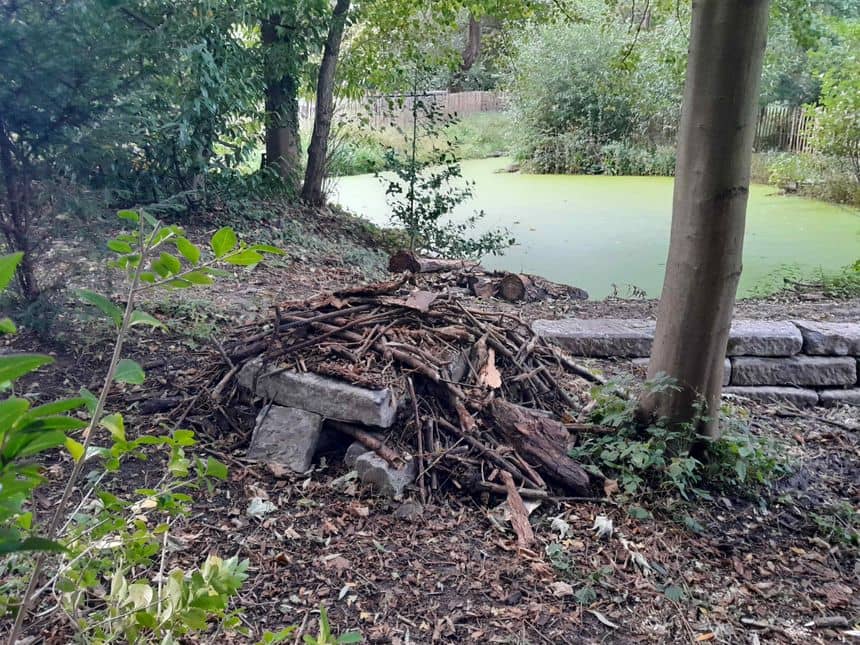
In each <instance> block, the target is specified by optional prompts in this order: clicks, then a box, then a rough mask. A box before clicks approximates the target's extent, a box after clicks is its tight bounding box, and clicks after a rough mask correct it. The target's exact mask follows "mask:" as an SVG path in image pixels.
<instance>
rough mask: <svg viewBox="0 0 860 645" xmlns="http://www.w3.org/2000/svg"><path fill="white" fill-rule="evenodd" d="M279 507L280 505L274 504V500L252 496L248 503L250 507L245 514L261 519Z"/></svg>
mask: <svg viewBox="0 0 860 645" xmlns="http://www.w3.org/2000/svg"><path fill="white" fill-rule="evenodd" d="M277 508H278V507H277V506H275V505H274V504H272V502H269V501H266V500H264V499H262V498H260V497H252V498H251V502H250V503H249V504H248V508H246V509H245V515H247V516H248V517H254V518H256V519H258V520H261V519H263V518H264V517H265V516H266V515H268V514H269V513H271V512H272V511H274V510H275V509H277Z"/></svg>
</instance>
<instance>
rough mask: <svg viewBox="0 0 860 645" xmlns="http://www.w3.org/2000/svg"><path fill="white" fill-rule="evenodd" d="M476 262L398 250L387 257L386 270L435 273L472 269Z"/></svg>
mask: <svg viewBox="0 0 860 645" xmlns="http://www.w3.org/2000/svg"><path fill="white" fill-rule="evenodd" d="M477 266H478V263H477V262H475V261H473V260H453V259H449V258H422V257H419V256H418V255H415V253H413V252H412V251H398V252H397V253H395V254H394V255H392V256H391V257H390V258H388V270H389V271H391V272H392V273H403V272H404V271H408V272H409V273H436V272H439V271H459V270H462V269H474V268H475V267H477Z"/></svg>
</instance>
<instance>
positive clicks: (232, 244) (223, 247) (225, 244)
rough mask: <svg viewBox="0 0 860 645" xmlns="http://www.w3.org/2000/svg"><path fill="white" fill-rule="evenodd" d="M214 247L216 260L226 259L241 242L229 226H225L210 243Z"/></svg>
mask: <svg viewBox="0 0 860 645" xmlns="http://www.w3.org/2000/svg"><path fill="white" fill-rule="evenodd" d="M209 243H210V244H211V245H212V251H213V253H215V257H216V258H220V257H224V256H225V255H227V254H228V253H229V252H230V251H232V250H233V249H234V248H236V245H237V244H238V243H239V240H238V239H237V238H236V233H235V232H234V231H233V229H232V228H230V227H229V226H225V227H224V228H221V229H219V230H218V232H217V233H215V235H213V236H212V240H211V241H210V242H209Z"/></svg>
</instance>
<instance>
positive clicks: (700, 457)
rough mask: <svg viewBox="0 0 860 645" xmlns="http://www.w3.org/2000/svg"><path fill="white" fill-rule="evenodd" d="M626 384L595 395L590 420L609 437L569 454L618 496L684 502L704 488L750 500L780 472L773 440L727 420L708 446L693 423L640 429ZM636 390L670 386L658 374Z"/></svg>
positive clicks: (706, 491)
mask: <svg viewBox="0 0 860 645" xmlns="http://www.w3.org/2000/svg"><path fill="white" fill-rule="evenodd" d="M629 385H630V383H611V384H609V385H606V386H602V387H599V388H597V389H596V390H595V392H594V400H595V403H596V405H595V406H594V410H593V411H592V414H591V417H592V421H593V422H595V423H597V424H599V425H601V426H605V427H608V428H612V429H613V432H611V433H606V434H596V435H590V436H587V437H586V438H585V439H584V440H583V441H582V442H581V443H579V444H578V445H576V446H575V447H574V448H573V449H572V451H571V456H572V457H574V458H575V459H577V460H579V461H581V462H582V463H586V464H588V465H587V468H589V469H590V470H592V471H593V472H595V473H597V474H599V475H602V476H604V477H609V478H612V479H614V480H615V481H617V483H618V487H619V490H620V491H621V493H622V494H624V495H627V496H634V495H635V494H637V493H641V492H642V491H643V490H644V489H647V488H650V489H657V490H663V491H668V492H672V493H677V494H679V495H680V496H682V497H683V498H685V499H692V498H695V497H704V498H709V497H710V496H711V491H721V492H729V493H730V494H732V495H747V496H754V495H755V494H756V493H757V492H758V489H759V488H761V487H762V486H765V485H768V484H769V483H770V482H771V481H772V480H773V479H775V478H776V477H777V476H779V475H780V474H782V473H784V472H785V471H786V464H785V462H784V460H783V459H782V458H781V457H780V451H779V447H778V446H777V445H776V444H775V443H774V442H773V441H769V440H766V439H763V438H759V437H756V436H754V435H752V434H751V433H750V431H749V429H748V428H746V427H745V426H744V424H743V423H742V422H740V421H739V420H738V419H733V418H731V416H728V415H727V416H726V418H725V419H724V423H723V425H724V426H725V430H724V432H723V433H722V436H721V437H720V438H719V439H717V440H713V441H704V442H701V441H699V438H697V437H696V436H695V426H696V424H695V423H691V424H689V427H687V428H683V427H682V428H670V427H668V426H667V425H664V424H662V423H655V424H651V425H648V426H646V427H642V426H641V425H640V424H638V423H637V422H636V419H635V416H636V415H635V412H636V410H635V409H636V404H637V397H636V396H633V395H631V393H630V392H626V391H625V388H626V387H627V386H629ZM641 388H642V389H643V390H644V391H646V392H649V393H653V392H659V391H661V390H664V389H667V388H677V385H675V384H674V382H673V381H671V380H670V379H668V378H665V377H658V378H657V379H655V380H654V381H648V382H646V383H644V384H643V385H641Z"/></svg>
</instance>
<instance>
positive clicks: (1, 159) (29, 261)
mask: <svg viewBox="0 0 860 645" xmlns="http://www.w3.org/2000/svg"><path fill="white" fill-rule="evenodd" d="M14 148H15V144H14V142H13V140H12V137H11V136H10V134H9V130H8V129H7V127H6V123H5V122H4V121H3V120H2V118H0V174H2V175H3V184H4V187H5V191H6V198H5V200H4V201H5V204H0V231H3V237H4V238H5V239H6V246H7V247H8V249H9V252H10V253H15V252H17V251H21V252H23V253H24V257H23V258H21V262H20V263H19V264H18V270H17V271H16V273H15V280H16V282H17V284H18V289H19V291H20V293H21V297H23V298H24V299H25V300H26V301H27V302H34V301H35V300H36V299H37V298H38V297H39V294H40V289H39V285H38V282H37V281H36V272H35V265H34V262H33V250H34V249H33V247H34V244H33V240H32V238H31V230H30V228H31V225H32V221H31V216H32V211H31V207H32V204H31V203H30V202H31V200H30V179H29V177H28V176H27V174H26V172H21V169H20V168H19V165H18V161H17V160H16V156H18V155H16V152H15V149H14ZM24 167H25V169H26V164H24Z"/></svg>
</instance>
